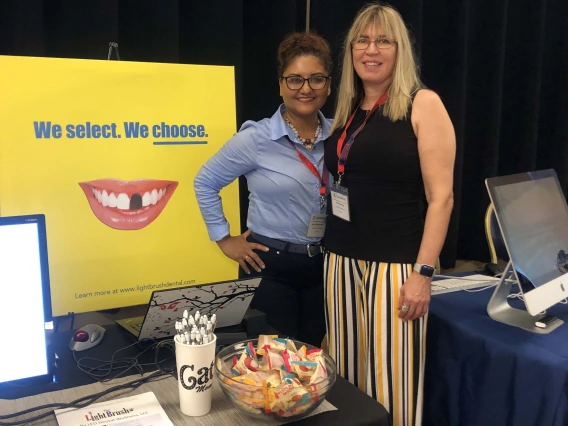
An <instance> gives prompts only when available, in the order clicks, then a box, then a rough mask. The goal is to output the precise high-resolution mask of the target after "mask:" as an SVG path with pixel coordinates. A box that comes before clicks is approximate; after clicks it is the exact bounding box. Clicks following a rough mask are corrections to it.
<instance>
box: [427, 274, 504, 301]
mask: <svg viewBox="0 0 568 426" xmlns="http://www.w3.org/2000/svg"><path fill="white" fill-rule="evenodd" d="M463 278H467V279H460V278H459V277H456V278H441V279H438V280H434V281H432V296H435V295H437V294H443V293H452V292H454V291H460V290H471V289H476V288H482V287H487V286H495V285H497V284H498V283H499V279H498V278H493V277H488V276H487V275H480V274H477V275H468V276H465V277H463Z"/></svg>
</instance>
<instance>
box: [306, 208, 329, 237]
mask: <svg viewBox="0 0 568 426" xmlns="http://www.w3.org/2000/svg"><path fill="white" fill-rule="evenodd" d="M325 217H326V215H325V214H313V215H312V217H311V218H310V226H308V235H307V237H308V238H322V237H323V234H324V232H325Z"/></svg>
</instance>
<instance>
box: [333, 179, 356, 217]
mask: <svg viewBox="0 0 568 426" xmlns="http://www.w3.org/2000/svg"><path fill="white" fill-rule="evenodd" d="M330 191H331V212H332V213H333V215H334V216H337V217H338V218H340V219H343V220H345V221H347V222H351V218H350V216H349V191H348V190H347V188H344V187H342V186H339V185H333V186H332V187H331V188H330Z"/></svg>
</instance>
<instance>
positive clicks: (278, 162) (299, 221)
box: [194, 104, 331, 244]
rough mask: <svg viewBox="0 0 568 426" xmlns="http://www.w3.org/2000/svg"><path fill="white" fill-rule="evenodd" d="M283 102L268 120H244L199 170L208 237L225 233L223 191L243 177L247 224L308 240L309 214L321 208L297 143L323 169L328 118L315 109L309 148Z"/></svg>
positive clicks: (200, 199) (290, 239) (262, 231)
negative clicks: (317, 130)
mask: <svg viewBox="0 0 568 426" xmlns="http://www.w3.org/2000/svg"><path fill="white" fill-rule="evenodd" d="M284 111H285V107H284V104H282V105H281V106H280V108H278V110H277V111H276V113H275V114H274V115H273V116H272V117H271V118H269V119H268V118H265V119H263V120H261V121H258V122H255V121H247V122H245V123H244V124H243V125H242V127H241V129H240V130H239V132H238V133H236V134H235V135H234V136H233V137H232V138H231V139H230V140H229V141H227V142H226V143H225V144H224V145H223V147H222V148H221V149H220V150H219V151H218V152H217V153H216V154H215V155H214V156H213V157H212V158H211V159H210V160H209V161H207V162H206V163H205V164H204V165H203V166H202V167H201V169H200V170H199V173H198V174H197V176H196V177H195V182H194V188H195V194H196V196H197V202H198V204H199V208H200V210H201V214H202V216H203V219H204V221H205V224H206V226H207V231H208V232H209V237H210V238H211V240H212V241H219V240H221V239H222V238H223V237H225V236H227V235H229V223H228V222H227V219H226V218H225V215H224V213H223V207H222V204H221V197H220V196H219V192H220V191H221V189H222V188H223V187H225V186H227V185H229V184H230V183H231V182H233V181H234V180H235V179H236V178H238V177H239V176H241V175H245V176H246V178H247V182H248V189H249V191H250V197H249V201H250V202H249V211H248V218H247V226H248V228H249V229H251V230H252V231H253V232H256V233H258V234H261V235H264V236H266V237H270V238H276V239H278V240H281V241H286V242H289V243H295V244H308V243H313V242H317V241H319V238H308V237H307V233H308V225H309V223H310V218H311V216H312V214H319V213H323V212H322V210H321V209H320V189H319V188H320V182H319V180H318V178H317V177H316V176H315V175H314V174H313V173H312V172H311V171H310V170H309V169H308V168H307V167H306V166H305V165H304V163H302V162H301V161H300V159H299V158H298V154H297V153H296V150H295V149H294V148H293V147H292V146H291V145H290V142H289V141H288V140H287V139H286V136H288V137H289V138H290V140H292V141H293V142H294V145H295V147H296V148H297V149H298V150H300V152H301V153H302V154H304V155H305V156H306V158H307V159H308V160H310V161H311V162H312V164H313V165H314V166H316V168H317V169H318V171H319V173H320V176H321V174H322V172H323V139H325V138H327V137H328V135H329V130H330V127H331V120H328V119H326V118H325V117H324V116H323V114H322V113H321V112H319V117H320V122H321V125H322V133H321V135H320V137H319V138H318V140H317V142H316V145H315V146H314V148H313V150H312V151H311V152H310V151H308V150H307V149H306V148H305V147H304V146H303V145H302V143H301V142H300V141H299V140H298V138H297V137H295V136H294V134H293V133H292V130H291V129H290V127H289V126H288V125H287V124H286V122H285V121H284V119H283V118H282V113H283V112H284Z"/></svg>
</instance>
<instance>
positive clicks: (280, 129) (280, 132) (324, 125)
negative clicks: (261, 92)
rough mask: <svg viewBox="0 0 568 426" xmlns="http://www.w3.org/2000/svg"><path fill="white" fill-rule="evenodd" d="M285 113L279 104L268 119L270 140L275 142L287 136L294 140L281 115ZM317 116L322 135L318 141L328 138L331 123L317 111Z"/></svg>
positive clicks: (282, 106)
mask: <svg viewBox="0 0 568 426" xmlns="http://www.w3.org/2000/svg"><path fill="white" fill-rule="evenodd" d="M285 111H286V106H285V105H284V104H280V106H279V107H278V109H277V110H276V112H275V113H274V115H273V116H272V117H271V118H270V139H271V140H273V141H276V140H278V139H280V138H283V137H284V136H286V135H287V136H288V137H289V138H290V139H291V140H294V134H293V133H292V129H290V127H289V126H288V125H287V124H286V122H285V121H284V118H282V114H283V113H284V112H285ZM318 116H319V119H320V123H321V130H322V134H321V136H320V138H319V139H318V140H322V139H326V138H327V137H328V136H329V130H330V129H331V123H330V122H329V120H326V118H325V117H324V115H323V114H322V112H321V111H318Z"/></svg>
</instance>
